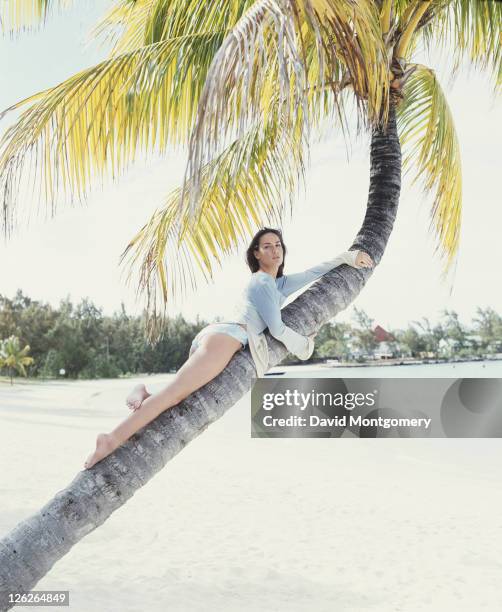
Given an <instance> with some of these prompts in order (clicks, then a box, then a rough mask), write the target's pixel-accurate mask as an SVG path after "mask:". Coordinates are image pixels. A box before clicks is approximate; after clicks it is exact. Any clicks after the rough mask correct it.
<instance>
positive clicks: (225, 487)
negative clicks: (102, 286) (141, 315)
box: [0, 375, 502, 612]
mask: <svg viewBox="0 0 502 612" xmlns="http://www.w3.org/2000/svg"><path fill="white" fill-rule="evenodd" d="M168 378H169V376H165V375H164V376H158V377H150V378H149V379H148V383H149V384H147V386H148V388H149V390H152V391H155V390H157V389H159V388H160V387H161V386H162V384H163V383H165V381H167V380H168ZM143 380H144V379H143ZM135 382H137V381H136V380H131V379H130V380H111V381H82V382H54V383H45V384H32V385H15V386H14V387H12V388H11V387H9V386H8V385H0V427H1V433H2V444H1V446H0V465H1V468H2V470H1V480H0V490H1V509H0V536H1V535H3V534H5V533H7V532H8V531H9V530H10V529H11V528H13V527H14V526H15V525H16V523H17V522H19V521H20V520H22V519H23V518H25V517H27V516H29V515H30V514H32V513H33V512H36V511H37V510H38V509H39V508H40V507H41V506H42V505H43V504H44V503H46V502H47V501H48V500H49V499H50V498H51V497H52V496H53V495H54V494H55V493H56V492H57V491H59V490H61V489H63V488H64V487H65V486H66V485H67V484H68V483H69V482H70V481H71V480H72V478H73V477H74V475H75V472H76V471H78V470H80V469H82V466H83V462H84V460H85V458H86V456H87V455H88V453H89V452H90V450H92V448H93V446H94V439H95V435H96V433H97V432H99V431H107V430H108V429H110V428H111V427H112V426H113V425H115V424H116V423H117V421H118V420H119V419H121V418H124V417H125V416H127V414H128V410H127V408H126V407H125V405H124V404H123V401H124V397H125V395H126V393H127V391H128V389H129V388H130V387H131V386H132V385H133V384H134V383H135ZM501 466H502V441H501V440H498V439H485V440H468V439H462V440H451V439H439V440H426V439H415V440H413V439H408V440H398V439H385V440H384V439H379V440H369V439H365V440H359V439H342V440H340V439H338V440H336V439H324V440H323V439H282V440H277V439H252V438H251V437H250V398H249V395H248V396H246V397H245V398H243V399H242V401H241V402H239V404H237V405H236V406H234V408H233V409H231V410H230V411H229V412H227V414H226V415H225V416H224V417H223V418H222V419H220V420H219V421H218V422H217V423H215V424H213V425H212V426H211V427H210V428H209V429H208V430H207V431H206V432H204V433H203V434H202V435H201V436H200V437H199V438H197V439H196V440H194V441H193V442H192V443H190V444H189V445H188V446H187V447H186V448H185V449H184V450H183V451H182V452H181V453H180V454H178V455H177V456H176V457H175V458H174V459H173V460H172V461H171V462H170V463H168V465H167V466H166V468H165V469H164V470H163V471H162V472H160V473H158V474H157V475H156V476H155V477H154V478H153V479H152V480H151V481H150V482H149V483H148V484H147V485H146V486H145V487H144V488H143V489H141V490H140V491H138V493H136V495H135V496H134V497H133V498H132V499H130V500H129V501H128V502H127V503H126V505H125V506H123V507H122V508H120V509H119V510H118V511H116V512H115V513H114V514H113V515H112V516H111V518H110V519H108V521H107V522H106V523H105V524H104V525H102V526H101V527H100V528H99V529H97V530H96V531H94V532H93V533H91V534H90V535H88V536H87V537H85V538H84V539H83V540H81V541H80V543H78V544H77V545H76V546H75V547H74V548H73V549H72V550H71V551H70V553H69V554H68V555H66V556H65V557H64V558H63V559H61V560H60V561H59V562H58V563H57V564H56V565H55V566H54V567H53V568H52V570H51V571H50V573H49V574H48V575H47V576H46V577H45V578H44V579H42V580H41V581H40V582H39V583H38V585H37V587H36V589H37V590H39V589H40V590H41V589H65V590H69V591H70V608H69V609H70V610H73V611H74V612H89V611H90V610H92V611H93V612H94V611H98V612H101V611H103V612H115V611H117V612H119V611H120V612H129V611H131V612H132V611H159V612H160V611H161V610H162V611H164V610H170V611H171V612H192V611H204V612H210V611H218V612H220V611H221V610H230V611H234V610H238V611H239V612H247V611H253V612H255V611H256V612H257V611H260V612H261V611H275V610H277V611H282V610H285V611H286V610H287V611H288V612H290V611H299V610H305V611H307V610H308V611H309V612H310V611H312V610H315V611H317V612H322V611H328V610H329V611H330V612H332V611H337V612H342V611H346V610H347V611H348V610H350V611H359V610H375V611H376V610H378V611H382V612H390V611H393V610H403V611H406V612H408V611H416V610H417V611H418V610H438V611H441V612H444V611H449V610H454V611H459V610H466V611H467V610H468V611H469V612H473V611H474V610H476V611H477V610H490V611H492V610H493V611H499V610H501V609H502V585H501V582H500V576H501V571H502V560H501V557H500V549H501V544H502V516H501V511H500V508H501V507H502V487H501V485H500V470H501ZM30 609H32V610H38V609H40V610H42V609H47V608H30Z"/></svg>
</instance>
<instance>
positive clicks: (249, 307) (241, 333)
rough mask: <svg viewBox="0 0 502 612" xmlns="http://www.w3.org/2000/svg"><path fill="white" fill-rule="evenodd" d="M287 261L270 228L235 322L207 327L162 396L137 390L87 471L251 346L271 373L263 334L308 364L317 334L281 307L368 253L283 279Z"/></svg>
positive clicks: (253, 256)
mask: <svg viewBox="0 0 502 612" xmlns="http://www.w3.org/2000/svg"><path fill="white" fill-rule="evenodd" d="M285 256H286V247H285V245H284V242H283V240H282V234H281V232H280V231H279V230H276V229H271V228H267V227H266V228H263V229H261V230H260V231H259V232H258V233H257V234H256V235H255V236H254V238H253V240H252V241H251V244H250V245H249V248H248V250H247V253H246V259H247V263H248V266H249V268H250V270H251V272H252V273H253V274H252V275H251V280H250V281H249V283H248V285H247V287H246V289H245V291H244V293H243V296H242V299H241V301H240V303H239V304H238V306H237V309H236V310H235V312H234V316H232V317H231V319H232V321H231V322H227V323H212V324H211V325H208V326H206V327H204V328H203V329H202V330H201V331H200V332H199V333H198V334H197V335H196V336H195V338H194V340H193V342H192V346H191V347H190V353H189V357H188V360H187V361H186V362H185V363H184V364H183V366H182V367H181V368H180V369H179V370H178V372H177V373H176V375H175V376H174V378H173V380H172V381H171V382H170V383H169V384H168V385H167V386H166V387H165V388H164V389H163V390H162V391H159V393H156V394H154V395H151V394H150V393H148V391H147V390H146V388H145V386H144V385H138V386H137V387H135V388H134V389H133V391H132V392H131V394H130V395H129V396H128V397H127V400H126V403H127V405H128V406H129V408H130V409H131V410H132V411H133V414H131V415H130V416H129V417H128V418H127V419H125V420H124V421H123V422H122V423H120V424H119V425H118V426H117V427H116V428H115V429H114V430H113V431H112V432H111V433H109V434H99V435H98V437H97V441H96V450H95V451H94V452H93V453H92V454H91V455H89V457H88V458H87V461H86V462H85V464H84V465H85V468H87V469H89V468H91V467H92V466H93V465H94V464H95V463H97V462H98V461H101V460H102V459H104V458H105V457H106V456H108V455H109V454H110V453H112V452H113V451H114V450H115V449H116V448H118V447H119V446H120V445H121V444H123V443H124V442H125V441H126V440H128V439H129V438H130V437H131V436H132V435H133V434H134V433H136V432H137V431H138V430H139V429H141V428H142V427H145V425H147V424H148V423H150V422H151V421H153V419H155V418H156V417H158V416H159V414H160V413H161V412H163V411H164V410H167V409H168V408H171V407H172V406H175V405H176V404H179V403H180V402H181V401H182V400H183V399H185V398H186V397H188V396H189V395H190V394H191V393H193V392H194V391H196V390H197V389H199V388H200V387H202V386H204V385H205V384H206V383H207V382H209V381H210V380H212V379H213V378H215V377H216V376H217V375H218V374H219V373H220V372H221V371H222V370H223V369H224V368H225V367H226V365H227V364H228V362H229V361H230V360H231V359H232V357H233V355H234V353H236V352H237V351H239V350H242V349H244V348H245V346H246V344H248V343H249V348H250V351H251V355H252V357H253V361H254V364H255V367H256V372H257V375H258V376H263V375H264V373H265V371H266V370H267V368H268V346H267V341H266V339H265V336H264V334H263V331H264V330H265V329H266V328H267V327H268V329H269V332H270V334H271V335H272V336H274V337H275V338H277V339H278V340H280V341H281V342H282V343H283V344H284V345H285V346H286V348H287V349H288V351H289V352H290V353H293V354H295V355H296V356H298V357H299V358H300V359H308V358H309V357H310V355H312V352H313V350H314V336H315V334H312V335H310V336H303V335H302V334H299V333H298V332H295V331H294V330H293V329H291V328H290V327H287V326H286V325H284V323H283V321H282V319H281V311H280V307H281V305H282V304H283V303H284V301H285V299H286V298H287V297H288V295H291V294H292V293H294V292H295V291H298V289H301V288H302V287H304V286H305V285H307V284H308V283H310V282H312V281H314V280H315V279H317V278H319V277H320V276H322V275H323V274H325V273H326V272H329V270H332V269H333V268H336V267H337V266H339V265H341V264H347V265H350V266H352V267H354V268H369V267H372V266H373V261H372V259H371V257H370V256H369V255H368V254H367V253H364V252H363V251H346V252H344V253H342V254H340V255H338V256H337V257H335V258H334V259H331V260H330V261H326V262H324V263H321V264H319V265H318V266H315V267H313V268H310V269H309V270H306V271H305V272H300V273H298V274H290V275H284V274H283V270H284V258H285Z"/></svg>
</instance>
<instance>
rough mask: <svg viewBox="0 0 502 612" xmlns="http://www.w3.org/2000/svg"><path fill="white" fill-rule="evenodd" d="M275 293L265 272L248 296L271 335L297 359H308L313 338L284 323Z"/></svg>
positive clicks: (271, 279)
mask: <svg viewBox="0 0 502 612" xmlns="http://www.w3.org/2000/svg"><path fill="white" fill-rule="evenodd" d="M276 293H277V288H276V286H275V281H274V279H273V278H272V277H271V276H270V275H268V274H267V275H266V276H265V275H264V276H263V277H262V278H260V280H259V281H258V282H257V283H256V284H255V285H254V287H253V290H252V293H251V296H250V297H251V301H252V302H253V305H254V306H255V308H256V310H257V311H258V313H259V315H260V317H261V318H262V319H263V321H264V322H265V323H266V325H267V327H268V329H269V331H270V333H271V334H272V336H274V338H277V340H279V341H280V342H282V343H283V344H284V345H285V347H286V348H287V349H288V351H289V352H290V353H293V354H294V355H296V356H297V357H298V358H299V359H303V360H305V359H308V358H309V357H310V356H311V355H312V353H313V351H314V340H313V338H312V337H311V336H302V334H299V333H298V332H295V330H294V329H291V327H288V326H287V325H285V323H284V321H283V320H282V317H281V310H280V308H279V305H278V304H277V301H276Z"/></svg>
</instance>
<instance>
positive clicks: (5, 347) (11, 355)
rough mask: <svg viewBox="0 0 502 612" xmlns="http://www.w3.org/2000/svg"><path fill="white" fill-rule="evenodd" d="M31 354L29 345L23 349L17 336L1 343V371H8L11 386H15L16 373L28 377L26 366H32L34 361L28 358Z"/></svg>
mask: <svg viewBox="0 0 502 612" xmlns="http://www.w3.org/2000/svg"><path fill="white" fill-rule="evenodd" d="M29 352H30V346H29V344H27V345H26V346H25V347H24V348H23V349H22V348H21V346H20V344H19V338H18V337H17V336H10V337H9V338H7V339H5V340H2V341H1V342H0V369H2V368H7V369H8V371H9V376H10V384H11V385H12V384H13V382H12V374H13V372H14V371H16V372H18V373H19V374H22V375H23V376H28V374H27V372H26V368H25V366H29V365H31V364H32V363H33V361H34V360H33V357H28V353H29Z"/></svg>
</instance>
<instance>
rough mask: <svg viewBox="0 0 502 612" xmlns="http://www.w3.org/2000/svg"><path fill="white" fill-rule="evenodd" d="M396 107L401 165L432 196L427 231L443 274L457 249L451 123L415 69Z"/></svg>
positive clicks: (424, 73) (457, 173)
mask: <svg viewBox="0 0 502 612" xmlns="http://www.w3.org/2000/svg"><path fill="white" fill-rule="evenodd" d="M404 93H405V98H404V101H403V103H402V104H401V105H400V106H399V107H398V129H399V132H400V140H401V144H402V145H403V150H404V156H403V164H404V167H405V168H406V169H407V172H413V173H415V179H414V182H415V181H417V180H418V179H421V180H422V183H423V185H424V187H425V190H426V192H431V191H432V192H433V194H434V195H433V198H434V199H433V205H432V210H431V224H430V228H432V227H434V229H435V232H436V235H437V241H438V247H437V248H438V249H440V251H441V255H442V256H443V257H445V258H446V266H445V271H446V270H447V269H448V268H449V267H450V265H451V263H452V261H453V258H454V257H455V255H456V253H457V249H458V243H459V236H460V220H461V210H462V170H461V160H460V148H459V143H458V139H457V134H456V132H455V126H454V123H453V118H452V115H451V112H450V108H449V106H448V103H447V101H446V98H445V95H444V93H443V91H442V89H441V87H440V85H439V83H438V81H437V79H436V76H435V74H434V72H433V71H432V70H431V69H429V68H427V67H426V66H420V65H418V66H417V69H416V71H415V72H414V73H413V74H412V75H411V77H410V79H409V81H408V82H407V84H406V88H405V91H404Z"/></svg>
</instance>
